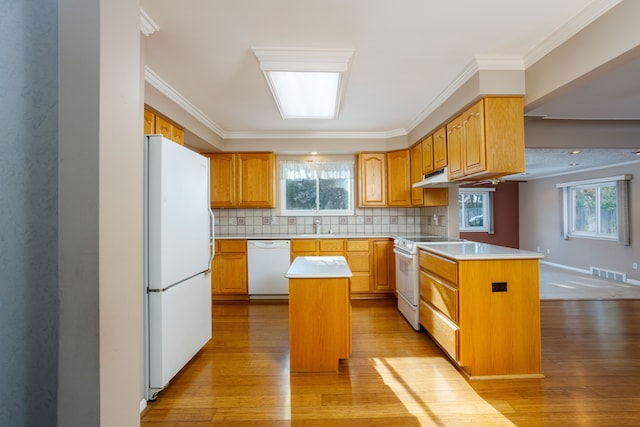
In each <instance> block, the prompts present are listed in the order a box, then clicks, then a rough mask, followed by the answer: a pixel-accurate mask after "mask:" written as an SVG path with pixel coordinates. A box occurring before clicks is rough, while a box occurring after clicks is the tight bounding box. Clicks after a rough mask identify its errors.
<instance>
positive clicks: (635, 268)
mask: <svg viewBox="0 0 640 427" xmlns="http://www.w3.org/2000/svg"><path fill="white" fill-rule="evenodd" d="M631 266H632V267H633V269H634V270H637V269H638V263H637V262H634V263H633V264H632V265H631Z"/></svg>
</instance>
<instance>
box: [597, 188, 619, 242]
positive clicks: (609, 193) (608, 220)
mask: <svg viewBox="0 0 640 427" xmlns="http://www.w3.org/2000/svg"><path fill="white" fill-rule="evenodd" d="M617 201H618V192H617V190H616V186H615V185H607V186H604V187H600V233H603V234H618V206H617Z"/></svg>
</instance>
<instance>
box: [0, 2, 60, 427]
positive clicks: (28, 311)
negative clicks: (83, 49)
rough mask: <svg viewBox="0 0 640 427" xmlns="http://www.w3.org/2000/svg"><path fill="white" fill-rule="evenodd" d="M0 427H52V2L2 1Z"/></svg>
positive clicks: (55, 327)
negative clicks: (50, 426) (49, 426)
mask: <svg viewBox="0 0 640 427" xmlns="http://www.w3.org/2000/svg"><path fill="white" fill-rule="evenodd" d="M0 10H2V13H1V14H0V40H2V42H1V44H0V57H1V58H2V61H0V123H1V126H0V127H1V128H2V138H1V139H0V325H1V326H0V425H1V426H27V425H29V426H47V425H55V424H56V405H57V402H56V388H57V383H58V375H57V363H58V359H57V352H58V345H57V335H58V319H57V318H58V309H57V289H58V279H57V258H58V255H57V239H58V236H57V221H58V214H57V196H58V193H57V183H58V181H57V175H58V138H57V135H58V124H57V118H58V117H57V115H58V107H57V102H58V85H57V79H58V73H57V67H58V59H57V57H58V46H57V26H58V22H57V21H58V15H57V2H56V1H52V0H33V1H28V2H21V1H14V0H0Z"/></svg>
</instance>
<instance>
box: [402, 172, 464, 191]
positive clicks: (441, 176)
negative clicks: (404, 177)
mask: <svg viewBox="0 0 640 427" xmlns="http://www.w3.org/2000/svg"><path fill="white" fill-rule="evenodd" d="M461 184H464V183H463V182H454V181H449V168H446V167H445V168H443V169H438V170H437V171H433V172H430V173H428V174H425V175H424V176H423V177H422V181H420V182H416V183H414V184H413V185H412V187H413V188H445V187H455V186H458V185H461Z"/></svg>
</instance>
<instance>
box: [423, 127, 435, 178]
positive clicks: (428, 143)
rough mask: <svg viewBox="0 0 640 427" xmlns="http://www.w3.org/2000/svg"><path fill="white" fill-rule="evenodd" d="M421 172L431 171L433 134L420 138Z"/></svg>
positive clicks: (432, 168)
mask: <svg viewBox="0 0 640 427" xmlns="http://www.w3.org/2000/svg"><path fill="white" fill-rule="evenodd" d="M421 144H422V174H423V175H424V174H425V173H429V172H433V170H434V167H433V135H429V136H428V137H426V138H425V139H423V140H422V143H421Z"/></svg>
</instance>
